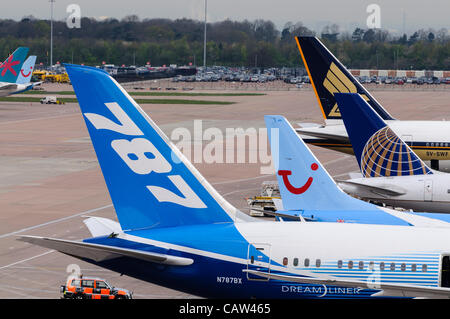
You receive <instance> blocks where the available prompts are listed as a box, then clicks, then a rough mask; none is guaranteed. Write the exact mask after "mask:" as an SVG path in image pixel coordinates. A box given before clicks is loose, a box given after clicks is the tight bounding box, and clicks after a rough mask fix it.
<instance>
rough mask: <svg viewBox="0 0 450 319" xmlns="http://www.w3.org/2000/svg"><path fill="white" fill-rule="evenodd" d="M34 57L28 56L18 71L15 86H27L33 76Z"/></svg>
mask: <svg viewBox="0 0 450 319" xmlns="http://www.w3.org/2000/svg"><path fill="white" fill-rule="evenodd" d="M36 58H37V57H36V56H35V55H30V56H29V57H28V59H26V60H25V62H24V63H23V65H22V68H21V69H20V74H19V77H18V78H17V80H16V83H17V84H28V83H30V81H31V78H32V76H33V70H34V65H35V64H36Z"/></svg>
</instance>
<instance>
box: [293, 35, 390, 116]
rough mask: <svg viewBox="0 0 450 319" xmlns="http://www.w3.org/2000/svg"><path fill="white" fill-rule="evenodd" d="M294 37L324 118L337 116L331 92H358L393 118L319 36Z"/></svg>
mask: <svg viewBox="0 0 450 319" xmlns="http://www.w3.org/2000/svg"><path fill="white" fill-rule="evenodd" d="M296 40H297V45H298V49H299V51H300V55H301V57H302V59H303V64H304V65H305V68H306V70H307V72H308V75H309V78H310V80H311V84H312V86H313V89H314V91H315V93H316V97H317V100H318V102H319V106H320V108H321V110H322V114H323V117H324V118H325V120H334V119H341V114H340V112H339V107H338V105H337V103H336V99H335V98H334V94H335V93H359V94H360V95H361V96H362V97H363V98H364V100H366V101H367V103H369V105H370V106H371V107H372V108H373V109H374V110H375V111H376V112H377V113H378V114H379V115H380V116H381V117H382V118H383V119H385V120H393V118H392V116H391V115H390V114H389V113H388V112H387V111H386V110H385V109H384V108H383V107H382V106H381V105H380V103H378V102H377V100H375V98H374V97H373V96H372V95H371V94H370V93H369V92H368V91H367V90H366V89H365V88H364V87H363V86H362V85H361V84H360V83H359V82H358V80H356V79H355V77H354V76H353V75H352V74H351V73H350V72H349V71H348V70H347V69H346V68H345V67H344V66H343V65H342V63H341V62H339V60H338V59H337V58H336V57H335V56H334V55H333V54H332V53H331V52H330V51H329V50H328V49H327V48H326V47H325V46H324V45H323V44H322V43H321V42H320V41H319V39H317V38H316V37H296Z"/></svg>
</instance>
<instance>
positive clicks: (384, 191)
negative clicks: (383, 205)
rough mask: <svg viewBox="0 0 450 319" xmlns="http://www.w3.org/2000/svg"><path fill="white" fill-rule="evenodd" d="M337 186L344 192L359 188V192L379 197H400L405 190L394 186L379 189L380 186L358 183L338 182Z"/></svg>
mask: <svg viewBox="0 0 450 319" xmlns="http://www.w3.org/2000/svg"><path fill="white" fill-rule="evenodd" d="M338 185H339V186H340V187H341V188H342V189H343V190H344V191H347V188H353V187H355V188H359V189H360V190H364V191H365V192H370V193H374V194H377V195H381V196H400V195H405V194H406V190H404V189H402V188H401V187H398V186H395V185H386V187H380V186H372V185H367V184H363V183H358V182H354V181H348V180H347V181H338ZM350 193H352V194H354V193H360V192H353V191H351V192H350Z"/></svg>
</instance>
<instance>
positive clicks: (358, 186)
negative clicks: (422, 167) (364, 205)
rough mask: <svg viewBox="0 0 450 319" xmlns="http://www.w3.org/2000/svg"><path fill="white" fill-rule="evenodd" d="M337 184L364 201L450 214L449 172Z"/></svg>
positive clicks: (348, 181)
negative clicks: (390, 191) (390, 192)
mask: <svg viewBox="0 0 450 319" xmlns="http://www.w3.org/2000/svg"><path fill="white" fill-rule="evenodd" d="M364 185H367V186H368V187H364ZM339 186H340V187H341V188H342V189H343V190H344V191H345V192H347V193H349V194H351V195H354V196H357V197H360V198H363V199H366V200H372V201H376V202H382V203H385V204H387V205H392V206H397V207H403V208H406V209H413V210H414V211H420V212H438V213H450V174H447V173H440V172H434V174H430V175H412V176H391V177H370V178H354V179H349V180H347V181H344V182H341V183H339ZM378 189H379V190H383V189H385V190H387V191H388V192H384V191H379V190H378ZM389 190H392V194H389Z"/></svg>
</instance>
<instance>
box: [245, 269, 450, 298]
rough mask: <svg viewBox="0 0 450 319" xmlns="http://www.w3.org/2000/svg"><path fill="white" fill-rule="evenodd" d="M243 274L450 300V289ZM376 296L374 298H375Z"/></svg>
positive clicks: (378, 294)
mask: <svg viewBox="0 0 450 319" xmlns="http://www.w3.org/2000/svg"><path fill="white" fill-rule="evenodd" d="M243 272H247V273H251V274H252V275H255V276H260V277H262V278H268V279H275V280H282V281H288V282H297V283H301V284H316V285H332V286H339V287H352V288H362V289H374V290H381V291H380V292H379V293H376V294H375V295H376V296H383V297H409V298H446V299H447V298H450V288H442V287H425V286H412V285H399V284H385V283H381V282H374V281H351V280H343V279H335V278H331V277H325V278H312V277H303V276H301V277H300V276H292V275H281V274H274V273H267V272H262V271H257V270H250V269H244V270H243ZM375 295H374V296H375Z"/></svg>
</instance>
